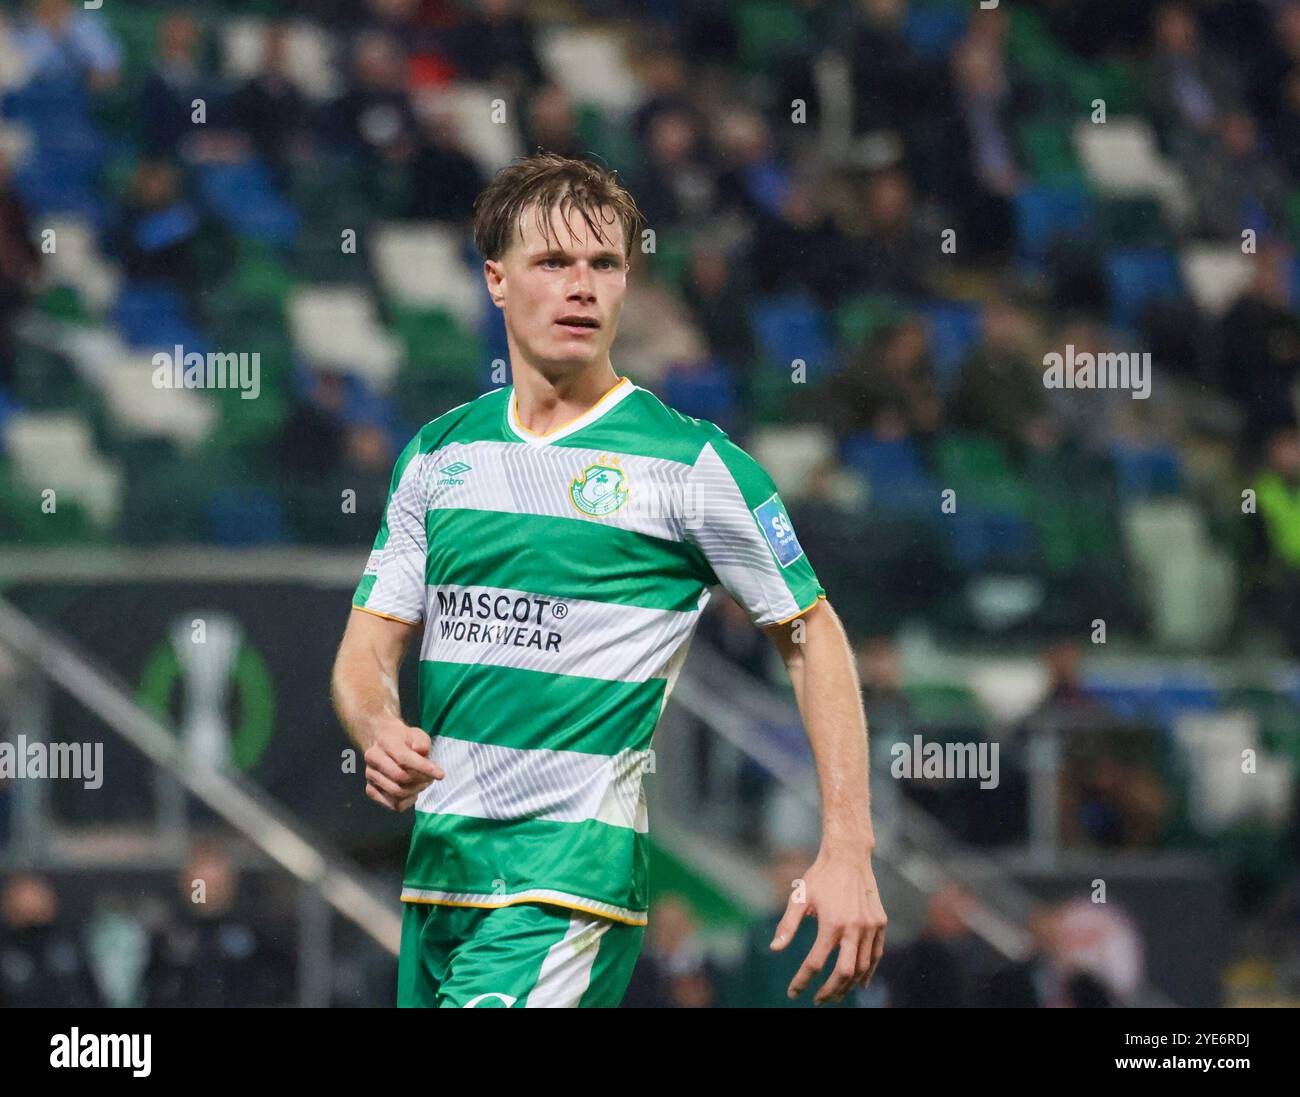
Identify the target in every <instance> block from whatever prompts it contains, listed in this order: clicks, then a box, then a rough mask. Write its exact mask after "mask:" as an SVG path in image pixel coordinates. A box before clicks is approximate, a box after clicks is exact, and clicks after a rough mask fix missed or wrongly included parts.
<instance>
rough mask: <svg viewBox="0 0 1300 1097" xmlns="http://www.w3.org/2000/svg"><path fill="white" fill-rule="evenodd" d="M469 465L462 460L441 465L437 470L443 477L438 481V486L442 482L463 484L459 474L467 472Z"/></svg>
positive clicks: (440, 485)
mask: <svg viewBox="0 0 1300 1097" xmlns="http://www.w3.org/2000/svg"><path fill="white" fill-rule="evenodd" d="M469 470H470V466H469V465H467V464H465V462H464V461H453V462H452V463H451V464H450V465H443V466H442V468H440V469H439V470H438V471H439V472H440V473H442V476H443V478H442V479H441V480H439V481H438V486H439V487H442V486H443V485H444V484H463V483H464V482H465V481H464V480H462V479H460V474H461V473H463V472H469Z"/></svg>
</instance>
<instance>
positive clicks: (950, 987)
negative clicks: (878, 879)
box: [876, 884, 988, 1009]
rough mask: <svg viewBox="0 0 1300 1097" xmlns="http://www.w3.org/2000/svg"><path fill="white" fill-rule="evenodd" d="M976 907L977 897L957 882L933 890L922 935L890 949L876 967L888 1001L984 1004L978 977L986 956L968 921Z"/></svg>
mask: <svg viewBox="0 0 1300 1097" xmlns="http://www.w3.org/2000/svg"><path fill="white" fill-rule="evenodd" d="M974 906H975V900H974V899H973V898H972V897H971V896H970V895H968V894H966V892H965V891H963V890H962V889H961V888H960V887H958V886H957V885H955V884H948V885H945V886H944V887H941V888H939V889H938V890H937V891H935V892H933V893H932V894H931V895H930V898H929V902H928V903H927V908H926V909H927V914H926V921H925V925H924V926H923V927H922V929H921V932H920V934H919V935H918V936H917V937H916V938H915V940H912V941H909V942H908V943H907V944H903V945H895V946H893V947H891V948H889V949H887V950H886V952H885V955H884V957H883V958H882V959H881V962H880V967H879V968H878V969H877V971H876V977H877V978H878V979H879V980H880V981H881V983H882V985H883V989H884V991H885V995H886V999H887V1002H888V1005H889V1006H891V1007H893V1008H895V1009H916V1008H940V1009H949V1008H962V1007H973V1006H978V1005H980V1004H981V1001H980V997H979V977H980V972H981V971H982V970H983V965H986V964H987V963H988V956H987V949H986V946H984V945H982V944H981V942H980V941H979V939H978V938H977V937H976V936H975V935H974V934H973V933H972V932H971V931H970V929H969V927H968V926H967V924H966V918H967V916H968V915H969V913H970V911H971V910H972V909H973V908H974Z"/></svg>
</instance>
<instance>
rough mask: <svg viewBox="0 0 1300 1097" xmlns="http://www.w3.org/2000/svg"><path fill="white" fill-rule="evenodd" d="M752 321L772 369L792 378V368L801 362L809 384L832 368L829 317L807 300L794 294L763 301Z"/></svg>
mask: <svg viewBox="0 0 1300 1097" xmlns="http://www.w3.org/2000/svg"><path fill="white" fill-rule="evenodd" d="M750 319H751V322H752V324H753V328H754V336H755V338H756V339H757V340H758V345H759V349H760V350H761V352H762V356H763V358H764V360H765V361H766V362H767V364H768V366H769V367H770V368H772V369H775V370H776V371H777V372H784V373H786V374H787V375H788V374H789V372H790V369H791V364H792V363H793V362H795V361H796V360H800V361H802V362H803V363H804V368H805V370H806V373H807V378H808V380H809V381H813V380H815V379H816V378H818V377H819V376H820V375H821V374H823V373H824V372H826V371H827V370H829V369H830V367H831V366H832V364H833V363H832V353H831V352H832V347H831V343H830V340H829V339H828V338H827V335H826V324H825V317H824V316H823V314H822V312H821V310H820V309H819V308H818V307H817V306H816V305H815V304H813V303H812V301H811V300H810V299H809V298H807V297H806V296H804V295H802V294H790V295H787V296H783V297H776V298H767V299H765V300H762V301H760V302H758V303H757V304H756V305H755V306H754V310H753V312H752V313H751V315H750Z"/></svg>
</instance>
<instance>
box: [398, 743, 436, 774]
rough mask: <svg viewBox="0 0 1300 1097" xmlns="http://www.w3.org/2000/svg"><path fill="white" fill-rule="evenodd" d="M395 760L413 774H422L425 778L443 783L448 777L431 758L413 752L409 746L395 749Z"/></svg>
mask: <svg viewBox="0 0 1300 1097" xmlns="http://www.w3.org/2000/svg"><path fill="white" fill-rule="evenodd" d="M393 758H394V759H395V760H396V761H397V763H398V765H400V766H402V767H403V768H405V769H408V770H410V771H411V772H412V773H418V774H421V775H422V776H424V777H430V778H432V779H433V780H435V781H441V780H442V779H443V777H445V776H446V774H445V773H443V772H442V769H441V768H440V767H439V766H438V765H436V764H435V763H434V762H433V760H432V759H431V758H427V757H425V755H423V754H419V753H417V752H416V751H414V750H412V749H411V748H410V747H408V746H400V747H395V748H394V749H393Z"/></svg>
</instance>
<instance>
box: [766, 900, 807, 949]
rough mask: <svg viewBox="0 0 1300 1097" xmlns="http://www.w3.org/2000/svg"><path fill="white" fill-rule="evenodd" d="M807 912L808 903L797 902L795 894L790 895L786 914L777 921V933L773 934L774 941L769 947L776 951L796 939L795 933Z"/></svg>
mask: <svg viewBox="0 0 1300 1097" xmlns="http://www.w3.org/2000/svg"><path fill="white" fill-rule="evenodd" d="M807 913H808V904H807V903H799V902H796V901H795V898H794V896H793V895H792V896H790V901H789V902H788V903H787V904H786V906H785V914H783V915H782V916H781V920H780V921H779V922H777V924H776V933H774V934H773V935H772V943H771V944H770V945H769V946H768V947H769V948H771V949H773V950H774V951H776V952H780V951H781V950H782V949H783V948H785V946H786V945H788V944H789V943H790V942H791V941H793V940H794V935H795V933H797V932H798V930H799V923H800V922H802V921H803V916H804V915H805V914H807Z"/></svg>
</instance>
